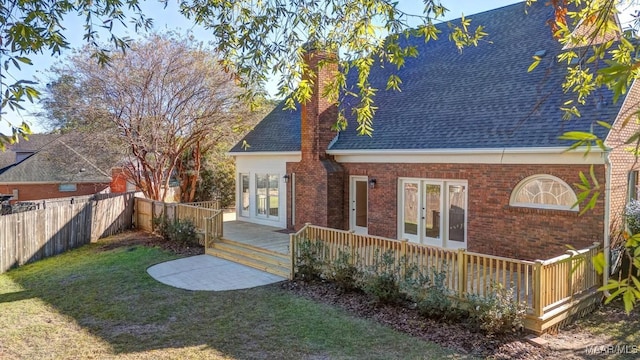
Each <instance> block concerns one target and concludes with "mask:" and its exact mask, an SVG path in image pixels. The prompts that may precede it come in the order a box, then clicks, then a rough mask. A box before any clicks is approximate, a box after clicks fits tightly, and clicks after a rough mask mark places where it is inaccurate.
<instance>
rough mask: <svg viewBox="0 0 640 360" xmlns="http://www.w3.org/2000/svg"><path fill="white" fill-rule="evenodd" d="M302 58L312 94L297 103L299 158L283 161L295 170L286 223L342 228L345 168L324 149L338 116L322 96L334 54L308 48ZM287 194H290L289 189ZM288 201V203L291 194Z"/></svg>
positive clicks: (333, 69) (333, 66)
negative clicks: (292, 217)
mask: <svg viewBox="0 0 640 360" xmlns="http://www.w3.org/2000/svg"><path fill="white" fill-rule="evenodd" d="M304 60H305V61H306V63H307V66H308V67H309V69H310V70H311V71H312V73H313V74H309V73H307V74H305V75H304V76H303V79H310V80H312V81H313V94H312V97H311V99H310V100H309V101H308V102H306V103H305V104H302V105H301V119H300V121H301V124H300V125H301V126H300V128H301V130H300V131H301V134H300V139H301V152H302V159H301V161H300V162H299V163H287V172H288V173H294V174H295V194H293V196H295V201H294V203H295V205H294V206H295V211H294V213H295V219H291V218H289V219H288V224H289V227H291V224H292V222H295V226H294V228H295V229H299V228H301V227H302V226H304V224H305V223H312V224H314V225H319V226H327V227H332V228H337V229H342V228H344V226H345V220H344V189H345V182H344V181H345V172H344V169H343V168H342V166H341V165H340V164H339V163H337V162H336V161H335V160H334V159H333V157H332V156H330V155H327V153H326V150H327V148H328V147H329V144H330V143H331V141H332V140H333V138H334V137H335V136H336V135H337V133H336V132H335V131H333V130H331V127H332V126H333V124H335V122H336V121H337V119H338V107H337V105H336V104H333V103H331V102H329V101H327V99H325V98H324V97H323V96H322V94H323V92H324V90H325V88H326V86H327V84H328V83H329V82H330V81H332V80H333V78H334V76H335V74H336V72H337V71H338V57H337V55H336V54H335V53H333V52H328V51H324V50H318V49H309V50H308V51H307V53H306V54H305V55H304ZM314 76H315V77H314ZM288 194H289V196H291V192H288ZM288 203H289V204H290V205H291V204H292V202H291V198H289V199H288ZM289 215H291V211H289Z"/></svg>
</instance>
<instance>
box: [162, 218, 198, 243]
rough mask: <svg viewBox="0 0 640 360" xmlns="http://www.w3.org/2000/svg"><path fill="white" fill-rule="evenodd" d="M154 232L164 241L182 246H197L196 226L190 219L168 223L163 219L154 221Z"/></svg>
mask: <svg viewBox="0 0 640 360" xmlns="http://www.w3.org/2000/svg"><path fill="white" fill-rule="evenodd" d="M153 222H154V225H155V226H156V230H157V231H158V232H159V233H160V235H162V237H163V238H165V240H168V241H172V242H176V243H179V244H184V245H191V246H197V245H198V238H197V233H196V230H197V229H196V226H195V224H194V223H193V221H191V220H190V219H183V220H180V219H175V220H173V221H169V220H166V219H163V218H160V219H154V221H153Z"/></svg>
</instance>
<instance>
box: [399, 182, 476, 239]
mask: <svg viewBox="0 0 640 360" xmlns="http://www.w3.org/2000/svg"><path fill="white" fill-rule="evenodd" d="M400 193H401V194H400V196H399V197H398V199H399V201H400V203H399V204H398V205H399V209H400V212H399V215H400V219H399V220H400V221H399V224H400V225H399V231H398V233H399V234H400V237H401V238H403V239H407V240H409V241H411V242H414V243H419V244H425V245H433V246H440V247H445V248H466V244H467V242H466V234H467V231H466V223H467V183H466V182H464V181H459V180H458V181H446V180H435V179H424V180H423V179H401V180H400Z"/></svg>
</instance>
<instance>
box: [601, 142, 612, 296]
mask: <svg viewBox="0 0 640 360" xmlns="http://www.w3.org/2000/svg"><path fill="white" fill-rule="evenodd" d="M610 154H611V149H609V148H608V149H607V150H606V151H605V152H604V164H605V172H606V175H605V177H606V180H605V181H606V183H605V187H604V239H603V249H602V251H603V253H604V271H603V272H602V285H606V284H607V283H608V282H609V270H610V267H611V265H610V264H609V261H610V257H611V254H610V253H611V249H610V247H611V240H610V238H609V237H610V233H609V228H610V226H611V224H610V223H609V219H610V217H611V160H610V159H609V155H610ZM603 293H604V295H605V296H609V295H611V294H610V293H609V290H604V291H603Z"/></svg>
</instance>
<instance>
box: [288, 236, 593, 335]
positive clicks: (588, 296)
mask: <svg viewBox="0 0 640 360" xmlns="http://www.w3.org/2000/svg"><path fill="white" fill-rule="evenodd" d="M303 241H312V242H321V243H322V251H321V252H320V253H319V256H320V257H321V260H323V261H324V262H325V263H332V262H335V261H336V260H338V258H339V256H340V254H341V253H345V252H346V253H348V254H349V255H350V257H349V258H350V261H351V263H352V264H353V265H354V266H356V267H357V268H359V269H360V270H366V271H371V269H372V268H373V265H375V264H376V261H379V259H380V255H381V254H383V253H385V252H389V251H390V253H389V254H392V256H391V257H387V259H392V261H393V264H392V266H394V268H397V269H401V271H403V273H405V272H406V271H407V270H408V269H413V270H414V271H413V272H412V273H411V274H413V275H414V276H417V273H416V272H415V270H416V269H418V271H419V272H421V273H422V275H424V276H430V277H431V278H433V275H434V274H433V273H434V271H433V270H432V269H435V270H436V272H441V273H444V274H445V285H446V286H447V288H448V289H450V290H451V292H452V294H455V295H456V296H458V297H459V298H461V299H465V298H466V297H467V296H468V295H478V296H486V295H488V294H489V292H490V291H491V289H492V287H493V286H495V285H496V284H498V283H499V284H502V285H503V286H504V287H505V288H507V289H509V288H511V289H513V293H514V300H516V301H518V302H525V303H526V304H527V307H528V314H527V319H526V321H525V327H527V329H529V330H531V331H534V332H536V333H542V332H544V331H545V330H546V329H548V328H549V327H551V326H554V325H557V324H559V323H560V322H561V321H563V320H564V319H566V318H567V317H568V316H570V315H571V314H572V313H573V312H577V311H580V309H581V308H583V307H584V306H586V305H585V304H587V305H589V304H592V303H593V302H594V301H597V300H594V299H597V298H598V294H597V288H598V286H599V284H600V277H599V276H597V274H596V272H595V269H594V268H593V265H592V264H591V261H590V259H591V257H592V256H594V255H595V254H596V253H597V252H598V250H599V244H597V243H596V244H594V245H593V246H591V247H589V248H587V249H584V250H578V251H573V252H572V253H571V254H567V255H562V256H559V257H557V258H553V259H550V260H546V261H541V260H538V261H535V262H533V261H525V260H516V259H509V258H504V257H498V256H491V255H484V254H478V253H472V252H468V251H466V250H463V249H459V250H452V249H444V248H439V247H432V246H425V245H420V244H414V243H410V242H408V241H406V240H394V239H386V238H382V237H376V236H367V235H358V234H355V233H353V232H349V231H343V230H335V229H330V228H324V227H319V226H314V225H311V224H306V225H305V226H304V227H303V228H302V229H301V230H300V231H298V232H297V233H295V234H291V237H290V249H292V251H291V269H292V274H293V273H294V271H295V267H296V264H295V262H296V259H297V257H298V256H299V255H300V244H301V243H302V242H303ZM589 301H591V303H589Z"/></svg>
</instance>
